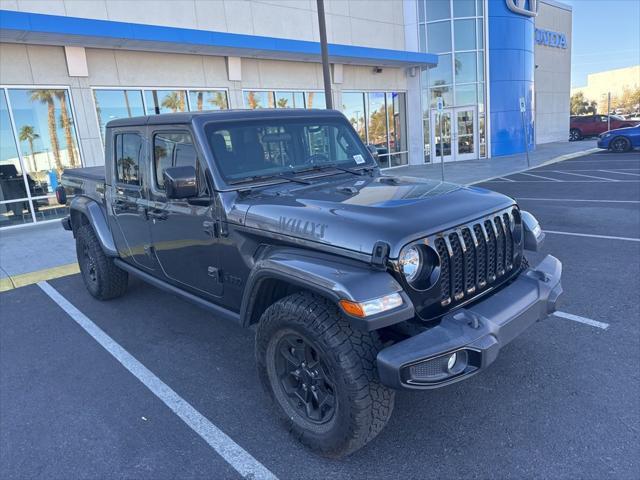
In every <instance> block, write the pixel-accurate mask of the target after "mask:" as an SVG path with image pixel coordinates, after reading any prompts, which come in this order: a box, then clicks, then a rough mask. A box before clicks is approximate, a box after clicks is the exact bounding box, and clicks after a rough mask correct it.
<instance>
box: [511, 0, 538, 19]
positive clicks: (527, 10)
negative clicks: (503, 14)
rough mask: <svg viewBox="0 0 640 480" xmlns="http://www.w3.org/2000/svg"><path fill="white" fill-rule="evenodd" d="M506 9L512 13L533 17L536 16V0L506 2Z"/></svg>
mask: <svg viewBox="0 0 640 480" xmlns="http://www.w3.org/2000/svg"><path fill="white" fill-rule="evenodd" d="M506 2H507V8H508V9H509V10H511V11H512V12H514V13H519V14H520V15H526V16H527V17H535V16H536V15H538V0H528V1H527V0H506Z"/></svg>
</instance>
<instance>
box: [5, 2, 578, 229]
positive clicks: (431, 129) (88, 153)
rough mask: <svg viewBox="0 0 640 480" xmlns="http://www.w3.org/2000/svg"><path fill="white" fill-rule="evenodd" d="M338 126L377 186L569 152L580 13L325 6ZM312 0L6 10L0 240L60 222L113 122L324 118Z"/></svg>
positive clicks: (528, 7)
mask: <svg viewBox="0 0 640 480" xmlns="http://www.w3.org/2000/svg"><path fill="white" fill-rule="evenodd" d="M325 10H326V22H327V36H328V42H329V61H330V63H331V69H330V71H331V89H332V100H333V105H334V108H337V109H339V110H341V111H342V112H343V113H344V114H345V116H346V117H347V119H348V120H349V121H350V122H351V123H352V125H353V126H354V128H355V129H356V131H357V132H358V134H359V135H360V136H361V137H362V139H363V141H365V142H366V143H368V144H372V145H375V146H376V148H377V150H378V153H379V163H380V165H381V167H383V168H394V167H398V166H402V165H407V164H412V165H416V164H423V163H434V162H439V161H440V160H441V159H444V161H458V160H469V159H485V160H486V161H488V162H490V161H491V159H492V158H494V157H499V156H503V155H510V154H514V153H520V152H523V151H524V150H525V148H529V149H534V148H535V146H536V145H537V144H541V143H547V142H554V141H564V140H566V139H567V132H568V130H569V91H570V83H571V82H570V58H571V18H572V13H571V8H570V7H569V6H567V5H564V4H561V3H558V2H556V1H555V0H326V1H325ZM319 62H320V45H319V33H318V19H317V10H316V1H315V0H280V1H277V0H210V1H206V0H176V1H166V2H165V1H156V2H151V1H136V2H134V1H131V2H128V1H120V0H48V1H42V2H35V1H23V0H0V87H1V88H0V228H2V227H10V226H17V225H25V224H31V223H33V222H40V221H47V220H52V219H55V218H57V217H60V216H61V215H64V213H65V209H64V208H62V207H60V206H59V205H57V204H56V202H55V198H53V197H54V190H55V187H56V186H57V184H58V182H59V176H60V172H61V171H62V170H63V169H64V168H71V167H77V166H93V165H101V164H103V163H104V159H103V155H104V127H105V124H106V123H107V122H108V121H110V120H112V119H115V118H123V117H130V116H138V115H145V114H149V115H152V114H159V113H165V112H176V111H199V110H212V109H215V110H218V109H227V108H233V109H238V108H324V107H325V97H324V95H325V94H324V90H323V77H322V66H321V64H320V63H319Z"/></svg>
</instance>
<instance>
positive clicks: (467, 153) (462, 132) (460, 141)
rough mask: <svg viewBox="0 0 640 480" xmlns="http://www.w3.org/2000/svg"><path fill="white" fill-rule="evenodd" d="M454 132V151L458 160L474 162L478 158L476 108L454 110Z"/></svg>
mask: <svg viewBox="0 0 640 480" xmlns="http://www.w3.org/2000/svg"><path fill="white" fill-rule="evenodd" d="M453 131H454V134H453V145H454V148H453V149H454V151H455V156H456V160H473V159H475V158H478V147H477V142H476V131H477V128H476V108H475V107H462V108H456V109H455V110H454V129H453Z"/></svg>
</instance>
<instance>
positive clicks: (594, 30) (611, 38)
mask: <svg viewBox="0 0 640 480" xmlns="http://www.w3.org/2000/svg"><path fill="white" fill-rule="evenodd" d="M560 1H561V2H563V3H567V4H569V5H571V6H572V7H573V45H572V47H571V57H572V58H571V86H574V87H579V86H583V85H586V83H587V74H588V73H595V72H601V71H604V70H612V69H614V68H621V67H629V66H632V65H638V64H640V0H560Z"/></svg>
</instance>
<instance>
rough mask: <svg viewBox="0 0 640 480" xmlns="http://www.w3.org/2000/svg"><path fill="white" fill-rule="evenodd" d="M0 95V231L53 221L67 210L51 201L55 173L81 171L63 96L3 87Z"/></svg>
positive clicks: (49, 91)
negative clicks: (74, 169) (66, 170)
mask: <svg viewBox="0 0 640 480" xmlns="http://www.w3.org/2000/svg"><path fill="white" fill-rule="evenodd" d="M5 94H6V95H7V97H6V98H5ZM1 95H2V100H1V102H0V124H1V125H0V130H1V136H0V140H1V141H2V145H1V146H0V226H4V225H10V224H21V223H29V222H32V221H33V217H34V216H35V217H36V219H37V220H49V219H53V218H59V217H60V216H61V215H64V214H66V212H67V211H68V209H67V208H66V207H64V206H61V205H58V203H57V202H56V200H55V199H54V198H53V196H52V194H53V192H54V191H55V189H56V188H57V186H58V185H59V182H60V174H61V173H62V171H63V170H64V169H65V168H77V167H81V166H82V163H81V160H80V151H79V149H78V141H77V137H76V130H75V124H74V118H73V110H72V107H71V98H70V96H69V92H68V91H67V90H66V89H62V88H53V89H42V88H33V89H23V88H7V89H4V90H3V91H2V93H1ZM9 109H10V110H9ZM11 116H13V125H12V124H11V122H10V119H11ZM14 126H15V131H14V130H13V127H14ZM16 138H17V141H18V144H17V145H16V141H15V139H16ZM16 147H17V148H16ZM20 157H22V158H20ZM14 199H15V201H14ZM29 199H31V202H32V205H33V213H32V212H31V209H30V205H29Z"/></svg>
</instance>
